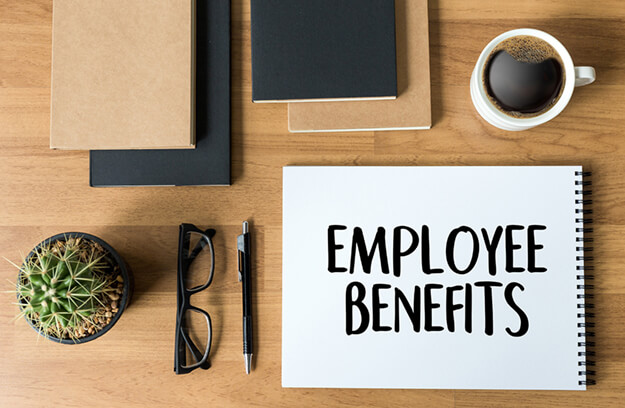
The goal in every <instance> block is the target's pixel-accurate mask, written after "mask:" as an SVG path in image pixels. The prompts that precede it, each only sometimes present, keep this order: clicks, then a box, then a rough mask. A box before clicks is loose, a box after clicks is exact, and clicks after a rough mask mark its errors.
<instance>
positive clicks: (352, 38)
mask: <svg viewBox="0 0 625 408" xmlns="http://www.w3.org/2000/svg"><path fill="white" fill-rule="evenodd" d="M251 17H252V100H253V101H254V102H297V101H325V100H333V101H334V100H360V99H394V98H395V97H396V96H397V71H396V62H395V1H394V0H251Z"/></svg>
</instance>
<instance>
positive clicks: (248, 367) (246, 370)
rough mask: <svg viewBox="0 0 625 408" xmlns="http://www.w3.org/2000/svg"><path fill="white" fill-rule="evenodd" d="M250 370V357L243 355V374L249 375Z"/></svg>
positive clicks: (249, 355)
mask: <svg viewBox="0 0 625 408" xmlns="http://www.w3.org/2000/svg"><path fill="white" fill-rule="evenodd" d="M251 369H252V355H251V354H245V373H246V374H248V375H249V373H250V371H251Z"/></svg>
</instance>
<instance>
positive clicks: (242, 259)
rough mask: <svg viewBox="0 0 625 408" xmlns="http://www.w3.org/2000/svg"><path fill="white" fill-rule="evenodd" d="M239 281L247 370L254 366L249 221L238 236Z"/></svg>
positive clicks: (248, 371) (244, 224) (244, 223)
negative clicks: (241, 296)
mask: <svg viewBox="0 0 625 408" xmlns="http://www.w3.org/2000/svg"><path fill="white" fill-rule="evenodd" d="M237 250H238V265H239V282H241V283H242V286H243V356H244V357H245V372H246V373H247V374H249V373H250V370H251V367H252V349H253V348H254V347H253V345H252V344H253V343H252V257H251V250H250V232H249V225H248V223H247V221H243V234H241V235H239V236H238V237H237Z"/></svg>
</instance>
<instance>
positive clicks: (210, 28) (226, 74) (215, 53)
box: [90, 0, 230, 187]
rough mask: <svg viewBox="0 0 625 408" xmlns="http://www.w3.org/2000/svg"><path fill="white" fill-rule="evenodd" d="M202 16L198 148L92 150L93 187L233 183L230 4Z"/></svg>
mask: <svg viewBox="0 0 625 408" xmlns="http://www.w3.org/2000/svg"><path fill="white" fill-rule="evenodd" d="M196 15H197V23H196V30H197V32H196V47H197V48H196V64H197V65H196V78H197V80H196V126H197V127H196V148H195V149H183V150H181V149H172V150H98V151H95V150H94V151H91V152H90V167H91V168H90V183H91V186H93V187H113V186H155V185H160V186H163V185H176V186H188V185H229V184H230V0H211V1H198V2H197V12H196ZM111 120H114V118H111Z"/></svg>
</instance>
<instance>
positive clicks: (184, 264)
mask: <svg viewBox="0 0 625 408" xmlns="http://www.w3.org/2000/svg"><path fill="white" fill-rule="evenodd" d="M190 232H194V233H197V234H199V235H201V236H202V237H203V239H201V240H200V241H198V243H197V244H196V247H195V248H193V249H192V251H191V254H192V255H193V256H192V257H187V256H184V254H188V253H189V252H190V251H189V250H190V248H189V240H188V239H185V237H186V236H187V234H188V233H190ZM216 232H217V231H215V230H214V229H212V228H209V229H207V230H205V231H202V230H201V229H199V228H198V227H196V226H195V225H193V224H181V225H180V233H179V236H178V273H177V287H178V289H177V295H176V298H177V309H176V310H177V311H176V341H175V355H174V371H175V372H176V374H187V373H190V372H191V371H193V370H195V369H196V368H202V369H204V370H207V369H208V368H210V361H209V360H208V356H209V354H210V348H211V342H212V337H213V336H212V333H213V328H212V323H211V318H210V315H209V314H208V313H207V312H206V311H205V310H202V309H200V308H198V307H195V306H193V305H191V303H190V298H191V296H192V295H194V294H196V293H198V292H201V291H203V290H204V289H206V288H208V287H209V286H210V284H211V282H212V281H213V275H214V272H215V251H214V247H213V241H212V238H213V237H214V236H215V233H216ZM206 245H208V246H209V249H210V254H211V270H210V272H209V277H208V280H207V282H206V283H205V284H203V285H199V286H196V287H193V288H190V289H186V288H185V277H186V274H187V273H188V271H189V267H190V265H191V263H192V262H193V260H194V259H195V255H197V254H199V253H200V251H202V250H204V248H205V246H206ZM189 310H192V311H194V312H197V313H200V314H201V315H202V316H204V317H205V318H206V322H207V324H208V342H207V346H206V350H204V354H202V351H201V350H199V348H198V347H197V346H196V345H195V343H193V340H192V339H191V338H189V336H187V335H186V334H185V332H184V330H183V324H184V315H185V313H186V312H187V311H189ZM187 351H189V352H190V353H192V355H193V358H194V359H195V361H196V363H195V364H192V365H191V366H186V365H185V363H186V357H187V354H186V353H187Z"/></svg>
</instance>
